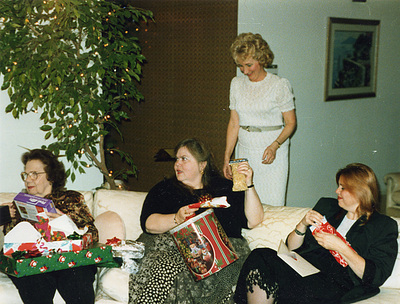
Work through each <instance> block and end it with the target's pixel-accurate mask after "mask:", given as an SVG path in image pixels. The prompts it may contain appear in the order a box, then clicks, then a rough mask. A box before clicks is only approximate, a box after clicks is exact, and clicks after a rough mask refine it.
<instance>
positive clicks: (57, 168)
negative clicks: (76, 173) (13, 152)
mask: <svg viewBox="0 0 400 304" xmlns="http://www.w3.org/2000/svg"><path fill="white" fill-rule="evenodd" d="M21 160H22V163H23V164H24V166H25V165H26V163H27V162H28V161H30V160H40V161H41V162H42V163H43V165H44V171H45V172H46V173H47V180H48V181H50V182H51V183H52V192H56V191H59V190H63V189H64V187H65V183H66V180H67V175H66V173H65V168H64V164H63V163H62V162H60V161H59V160H58V159H57V156H55V155H54V154H53V153H52V152H50V151H48V150H44V149H33V150H30V151H29V152H26V153H24V154H23V155H22V157H21Z"/></svg>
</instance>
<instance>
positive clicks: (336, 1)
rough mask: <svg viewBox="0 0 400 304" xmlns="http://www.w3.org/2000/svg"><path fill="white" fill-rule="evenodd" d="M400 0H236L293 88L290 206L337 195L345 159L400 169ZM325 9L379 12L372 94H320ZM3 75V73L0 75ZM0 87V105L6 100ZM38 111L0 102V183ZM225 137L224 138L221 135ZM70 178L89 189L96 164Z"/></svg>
mask: <svg viewBox="0 0 400 304" xmlns="http://www.w3.org/2000/svg"><path fill="white" fill-rule="evenodd" d="M399 15H400V1H398V0H367V2H366V3H353V2H352V1H351V0H239V13H238V32H249V31H252V32H258V33H260V34H262V35H263V36H264V37H265V38H266V39H267V41H268V42H269V43H270V45H271V48H272V50H273V51H274V53H275V58H276V59H275V63H277V64H278V65H279V75H280V76H283V77H286V78H288V79H289V80H290V82H291V83H292V85H293V88H294V90H295V95H296V105H297V116H298V130H297V132H296V134H295V136H294V137H293V139H292V149H291V171H290V180H289V188H288V203H287V204H288V205H289V206H312V205H313V204H314V203H315V201H316V200H317V199H318V198H319V197H320V196H335V193H334V190H335V187H336V185H335V180H334V175H335V173H336V171H337V169H338V168H340V167H342V166H344V165H346V164H347V163H350V162H354V161H357V162H363V163H366V164H368V165H370V166H371V167H372V168H373V169H374V170H375V172H376V173H377V176H378V179H379V181H380V183H381V187H382V188H383V190H384V189H385V185H384V184H383V177H384V175H385V174H386V173H388V172H393V171H399V170H400V153H399V152H400V119H399V114H400V103H399V96H400V86H399V85H398V84H397V82H398V79H400V70H399V68H398V67H399V66H400V57H399V55H398V50H399V49H400V39H399V37H400V20H399V18H398V16H399ZM328 17H343V18H359V19H378V20H381V31H380V47H379V60H378V78H377V81H378V83H377V97H376V98H365V99H354V100H343V101H334V102H324V101H323V98H324V97H323V94H324V71H325V52H326V36H327V29H326V26H327V22H328ZM0 83H2V80H1V79H0ZM8 102H9V101H8V97H7V95H6V93H5V92H1V93H0V109H4V108H5V106H6V105H7V104H8ZM38 125H39V124H38V119H37V118H35V115H33V114H29V115H28V116H27V117H26V118H24V119H20V120H18V121H17V120H14V119H13V118H12V117H11V115H9V114H7V115H6V114H4V110H0V140H1V143H2V146H1V148H0V168H2V170H1V173H0V191H18V190H19V189H20V188H21V187H22V182H21V181H20V178H19V176H18V174H19V172H20V171H21V169H22V168H21V165H20V160H19V159H20V155H21V154H22V153H23V151H24V150H23V149H22V148H19V147H18V145H21V146H26V147H28V148H32V147H37V146H40V145H41V144H43V143H44V140H43V134H42V133H41V132H40V131H39V130H38ZM221 140H222V139H221ZM78 178H79V181H77V182H75V183H74V184H73V185H71V186H69V187H70V188H74V189H78V188H81V189H90V188H93V187H95V186H97V185H99V184H100V183H101V181H100V180H101V176H100V175H99V174H98V172H97V171H94V172H91V173H89V175H81V176H79V177H78Z"/></svg>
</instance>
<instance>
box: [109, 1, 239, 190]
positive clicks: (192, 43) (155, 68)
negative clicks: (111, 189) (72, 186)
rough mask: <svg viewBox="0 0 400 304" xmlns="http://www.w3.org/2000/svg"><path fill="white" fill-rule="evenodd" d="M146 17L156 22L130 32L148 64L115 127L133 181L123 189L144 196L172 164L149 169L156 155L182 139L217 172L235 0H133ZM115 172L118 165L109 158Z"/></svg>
mask: <svg viewBox="0 0 400 304" xmlns="http://www.w3.org/2000/svg"><path fill="white" fill-rule="evenodd" d="M132 3H133V5H134V6H136V7H142V8H146V9H149V10H151V11H152V12H153V13H154V18H155V22H151V23H149V24H147V25H144V24H143V25H141V26H139V27H138V28H137V29H135V30H136V31H137V36H138V38H139V41H140V45H141V46H142V47H143V54H144V56H145V57H146V59H147V63H146V64H145V66H144V68H143V79H142V82H141V83H140V84H139V85H138V88H139V90H140V92H141V93H142V94H143V95H144V96H145V101H144V102H142V103H140V104H139V103H137V102H134V103H133V111H132V112H131V113H130V116H131V120H130V121H129V122H124V123H123V124H122V125H121V131H122V133H123V136H124V142H120V140H119V136H118V135H116V134H114V135H113V136H112V137H109V138H108V141H113V142H116V143H117V144H118V145H119V146H120V147H121V148H122V149H123V150H124V151H127V152H130V153H131V154H132V155H133V157H134V161H135V164H136V166H137V167H138V170H139V173H138V178H137V179H136V178H131V179H130V180H129V182H128V184H127V186H128V189H130V190H137V191H148V190H149V189H150V188H151V187H152V186H153V185H154V184H156V183H157V182H158V181H160V180H162V179H163V178H164V177H165V176H170V175H171V174H173V162H156V161H155V159H154V156H155V154H156V153H157V151H159V150H160V149H162V148H166V149H172V148H174V147H175V145H176V144H177V143H178V142H179V141H180V140H182V139H184V138H188V137H197V138H199V139H201V140H203V141H205V142H207V143H208V144H209V145H210V147H211V149H212V150H213V152H214V155H215V158H216V160H217V163H218V165H219V166H220V168H222V162H223V153H224V148H225V134H226V127H227V123H228V120H229V86H230V81H231V79H232V78H233V77H234V76H235V75H236V67H235V65H234V63H233V60H232V59H231V56H230V53H229V47H230V45H231V43H232V41H233V40H234V38H235V37H236V35H237V0H218V1H215V0H179V1H177V0H163V1H160V0H141V1H140V0H139V1H137V0H135V1H132ZM109 161H110V162H111V163H112V167H113V169H114V170H116V169H118V167H119V166H120V162H119V160H118V159H117V158H115V159H114V158H110V159H109Z"/></svg>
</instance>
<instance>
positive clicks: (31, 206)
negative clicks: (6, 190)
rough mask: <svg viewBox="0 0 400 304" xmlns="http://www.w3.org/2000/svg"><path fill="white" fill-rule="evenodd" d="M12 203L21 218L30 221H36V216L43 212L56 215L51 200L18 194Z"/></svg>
mask: <svg viewBox="0 0 400 304" xmlns="http://www.w3.org/2000/svg"><path fill="white" fill-rule="evenodd" d="M14 203H15V205H16V206H17V209H18V211H19V213H20V215H21V217H22V218H24V219H28V220H31V221H38V219H37V217H36V216H37V214H38V213H41V212H44V211H46V212H51V213H57V211H56V208H55V207H54V203H53V201H52V200H50V199H47V198H43V197H40V196H35V195H31V194H28V193H23V192H20V193H18V194H17V195H16V196H15V197H14Z"/></svg>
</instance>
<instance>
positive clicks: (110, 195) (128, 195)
mask: <svg viewBox="0 0 400 304" xmlns="http://www.w3.org/2000/svg"><path fill="white" fill-rule="evenodd" d="M146 195H147V192H136V191H125V190H105V189H100V190H98V191H96V194H95V196H94V201H95V206H94V216H95V217H97V216H98V215H100V214H101V213H103V212H106V211H114V212H116V213H118V214H119V216H120V217H121V218H122V219H123V220H124V223H125V228H126V239H128V240H136V239H137V238H138V237H139V236H140V234H141V233H142V229H141V228H140V213H141V211H142V205H143V202H144V199H145V198H146Z"/></svg>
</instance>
